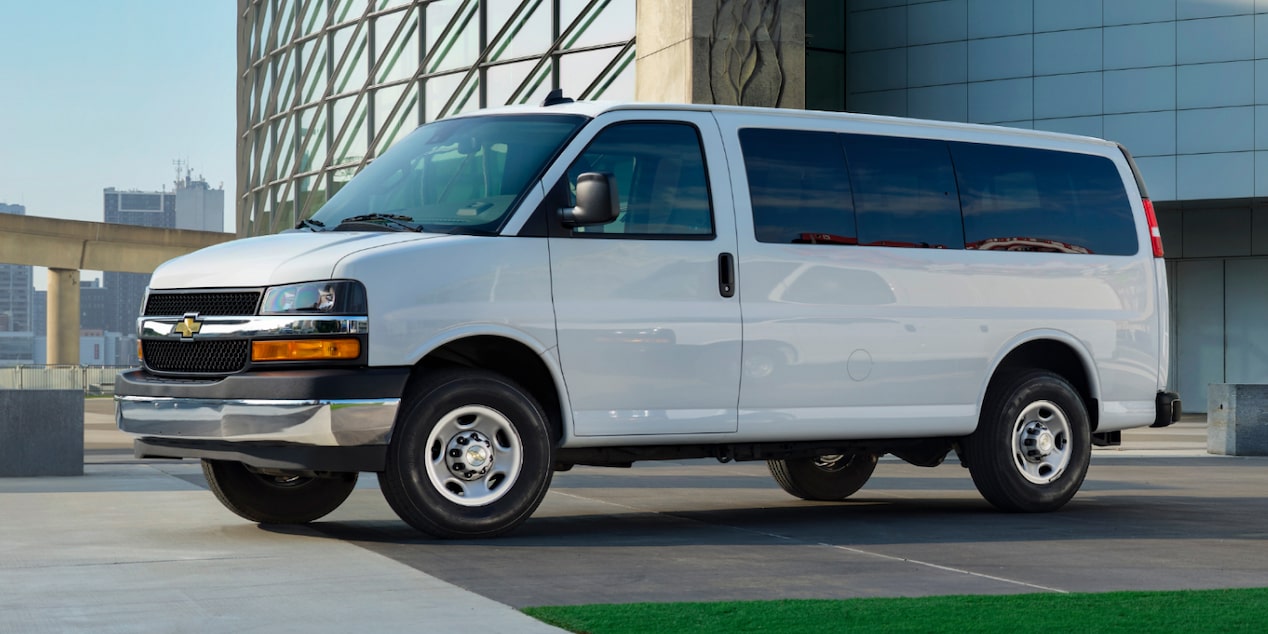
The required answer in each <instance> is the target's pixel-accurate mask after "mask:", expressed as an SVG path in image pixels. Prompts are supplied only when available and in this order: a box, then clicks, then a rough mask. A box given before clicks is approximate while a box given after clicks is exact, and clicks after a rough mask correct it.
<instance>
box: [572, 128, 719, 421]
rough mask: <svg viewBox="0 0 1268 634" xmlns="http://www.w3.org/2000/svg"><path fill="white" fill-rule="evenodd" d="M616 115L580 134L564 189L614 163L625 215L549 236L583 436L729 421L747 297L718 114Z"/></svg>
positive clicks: (574, 400) (612, 168)
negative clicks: (737, 274) (742, 296)
mask: <svg viewBox="0 0 1268 634" xmlns="http://www.w3.org/2000/svg"><path fill="white" fill-rule="evenodd" d="M614 114H615V115H618V116H610V117H603V118H601V119H600V120H601V121H604V123H605V124H604V125H603V126H602V127H601V128H600V129H599V130H598V131H597V132H596V133H594V134H593V136H592V137H591V138H590V139H588V140H580V141H579V143H584V144H585V149H584V150H582V151H581V152H580V154H579V155H578V156H576V157H575V158H574V159H573V160H572V161H571V162H570V163H569V165H570V167H569V169H568V170H567V172H566V174H564V175H563V176H562V178H563V179H566V180H567V182H566V183H557V184H556V187H557V188H558V189H556V191H559V190H560V189H563V188H564V187H566V188H567V190H566V191H570V192H575V187H576V180H577V177H578V176H579V175H580V174H582V173H585V172H606V173H609V174H612V175H613V176H614V177H615V182H616V185H617V189H618V192H619V196H620V207H621V213H620V214H619V216H618V217H617V218H616V220H615V221H613V222H611V223H608V224H604V225H596V226H585V227H575V228H572V229H568V228H565V227H562V226H555V227H552V231H551V236H552V237H550V238H549V241H550V263H551V280H552V285H553V293H554V303H555V319H556V328H557V331H558V337H559V338H558V341H559V359H560V364H561V367H562V368H563V373H564V381H565V383H566V385H567V389H568V396H569V399H570V400H571V403H572V415H573V421H574V428H575V430H576V433H577V435H580V436H611V435H622V436H624V435H643V434H688V433H718V432H734V431H735V430H736V427H737V420H738V416H737V403H738V400H739V385H740V352H741V350H740V345H741V331H740V305H739V298H738V296H736V295H735V287H734V266H735V265H734V262H735V247H736V236H735V228H734V224H733V214H732V210H731V192H730V189H729V183H730V180H729V178H728V175H727V173H726V162H725V159H724V157H723V156H722V146H721V139H720V137H719V133H718V128H717V124H716V123H715V122H714V120H713V118H712V115H710V114H709V113H681V112H679V113H666V112H629V111H623V112H619V113H614ZM550 222H551V223H555V224H556V225H557V224H558V223H559V221H558V219H557V217H554V216H552V218H551V219H550ZM728 267H729V270H728ZM728 275H729V277H730V279H729V281H727V280H726V279H725V278H726V277H727V276H728Z"/></svg>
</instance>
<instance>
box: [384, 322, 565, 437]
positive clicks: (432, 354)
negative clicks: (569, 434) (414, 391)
mask: <svg viewBox="0 0 1268 634" xmlns="http://www.w3.org/2000/svg"><path fill="white" fill-rule="evenodd" d="M535 344H536V342H532V343H530V342H527V341H524V340H522V339H520V338H518V337H514V336H510V335H507V334H505V333H497V334H493V333H487V332H486V333H468V334H463V335H459V336H456V337H452V338H449V339H448V340H446V341H444V342H443V343H440V344H438V345H437V346H436V347H434V348H432V349H431V350H430V351H429V352H427V354H425V355H424V356H423V357H422V358H421V359H419V360H418V361H417V362H416V363H415V364H414V366H413V369H412V370H411V371H410V378H409V380H408V381H407V382H406V384H405V395H406V396H407V395H408V394H409V392H410V390H411V388H412V387H413V385H414V384H415V383H416V382H417V381H418V380H419V378H420V377H422V376H423V375H424V374H426V373H427V372H428V371H430V370H435V369H438V368H445V367H465V368H476V369H483V370H489V371H492V372H496V373H498V374H500V375H502V376H505V377H506V378H508V379H510V380H512V381H514V382H515V383H516V384H517V385H519V386H520V387H522V388H524V389H525V390H527V391H528V393H529V394H531V395H532V396H533V398H534V399H535V400H536V401H537V403H538V404H539V405H540V406H541V408H542V410H543V411H544V412H545V414H546V420H547V421H548V422H549V423H550V426H551V430H552V433H553V434H554V441H555V442H556V443H559V442H560V440H561V439H562V438H563V437H564V431H565V429H566V424H567V411H568V409H567V408H566V407H565V404H566V400H565V399H566V394H565V392H564V391H563V390H562V389H561V386H562V385H563V381H562V376H561V375H560V373H559V368H558V367H557V366H556V365H554V364H553V363H551V362H549V355H547V354H546V349H545V348H542V347H540V346H538V345H535ZM399 422H400V421H399V420H398V421H397V424H399Z"/></svg>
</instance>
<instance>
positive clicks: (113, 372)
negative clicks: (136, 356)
mask: <svg viewBox="0 0 1268 634" xmlns="http://www.w3.org/2000/svg"><path fill="white" fill-rule="evenodd" d="M126 369H128V366H121V365H15V366H8V367H0V389H2V390H83V391H84V393H85V394H114V379H115V376H117V375H118V374H119V372H120V371H123V370H126Z"/></svg>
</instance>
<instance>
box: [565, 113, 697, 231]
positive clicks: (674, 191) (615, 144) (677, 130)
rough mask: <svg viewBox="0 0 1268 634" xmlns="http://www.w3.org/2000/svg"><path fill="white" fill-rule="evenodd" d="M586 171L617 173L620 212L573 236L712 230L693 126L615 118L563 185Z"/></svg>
mask: <svg viewBox="0 0 1268 634" xmlns="http://www.w3.org/2000/svg"><path fill="white" fill-rule="evenodd" d="M586 172H607V173H609V174H613V175H615V176H616V185H617V191H618V192H619V193H620V199H621V214H620V216H618V217H617V219H616V221H614V222H611V223H608V224H606V225H598V226H589V227H577V228H576V229H574V230H573V235H574V236H587V237H588V236H604V235H612V234H616V235H618V236H653V237H655V236H668V237H673V236H686V237H710V236H712V235H713V215H712V212H711V211H710V209H711V208H710V205H709V186H708V179H707V178H706V176H705V165H704V155H703V152H702V150H701V148H700V137H699V135H698V134H697V133H696V129H695V128H694V127H692V126H690V125H686V124H681V123H652V122H639V123H620V124H616V125H613V126H610V127H608V128H606V129H604V130H603V131H602V132H600V133H599V135H598V136H597V137H595V139H594V141H591V143H590V145H589V146H588V147H586V150H585V152H582V154H581V156H579V157H577V160H576V162H574V163H573V164H572V167H570V168H569V169H568V184H569V186H570V188H571V191H572V192H574V193H575V192H576V190H577V177H578V176H580V175H581V174H583V173H586Z"/></svg>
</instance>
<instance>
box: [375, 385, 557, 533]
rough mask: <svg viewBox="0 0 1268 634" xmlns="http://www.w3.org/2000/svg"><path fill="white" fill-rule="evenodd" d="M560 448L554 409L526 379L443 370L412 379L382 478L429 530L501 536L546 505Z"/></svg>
mask: <svg viewBox="0 0 1268 634" xmlns="http://www.w3.org/2000/svg"><path fill="white" fill-rule="evenodd" d="M553 453H554V435H553V434H552V433H551V431H550V425H549V424H548V423H547V421H546V416H545V414H544V413H543V412H542V409H541V407H540V406H539V405H538V404H537V402H536V401H535V400H534V399H533V397H532V396H530V395H529V394H528V393H527V392H525V391H524V390H523V389H522V388H520V387H519V386H517V385H515V384H514V383H512V382H510V381H509V380H507V379H506V378H504V377H502V376H500V375H497V374H494V373H492V372H487V371H483V370H470V369H453V370H441V371H435V372H433V373H431V374H430V375H428V376H426V377H424V378H423V379H422V380H421V381H419V382H418V383H417V384H416V385H414V386H413V387H412V388H411V393H410V395H409V404H408V405H407V406H406V410H405V415H404V417H403V418H401V419H400V420H399V421H398V422H397V427H396V429H395V430H394V431H393V434H392V441H391V445H390V446H389V448H388V459H387V467H386V469H385V471H384V472H383V473H380V474H379V487H380V488H381V489H382V490H383V496H384V497H385V498H387V502H388V504H389V505H390V506H391V507H392V510H394V511H396V514H397V515H399V516H400V517H401V519H403V520H405V521H406V522H407V523H408V524H409V525H411V526H413V527H414V528H417V529H418V530H420V531H423V532H425V533H428V534H431V535H435V536H437V537H447V538H480V537H493V536H496V535H500V534H502V533H505V532H507V531H509V530H511V529H513V528H515V527H516V526H519V525H520V524H521V523H523V522H524V521H525V520H527V519H528V517H529V516H530V515H532V513H533V511H534V510H536V509H537V506H538V505H539V504H541V501H542V498H544V497H545V496H546V490H547V489H548V488H550V480H551V475H552V473H553V469H552V466H553Z"/></svg>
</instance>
